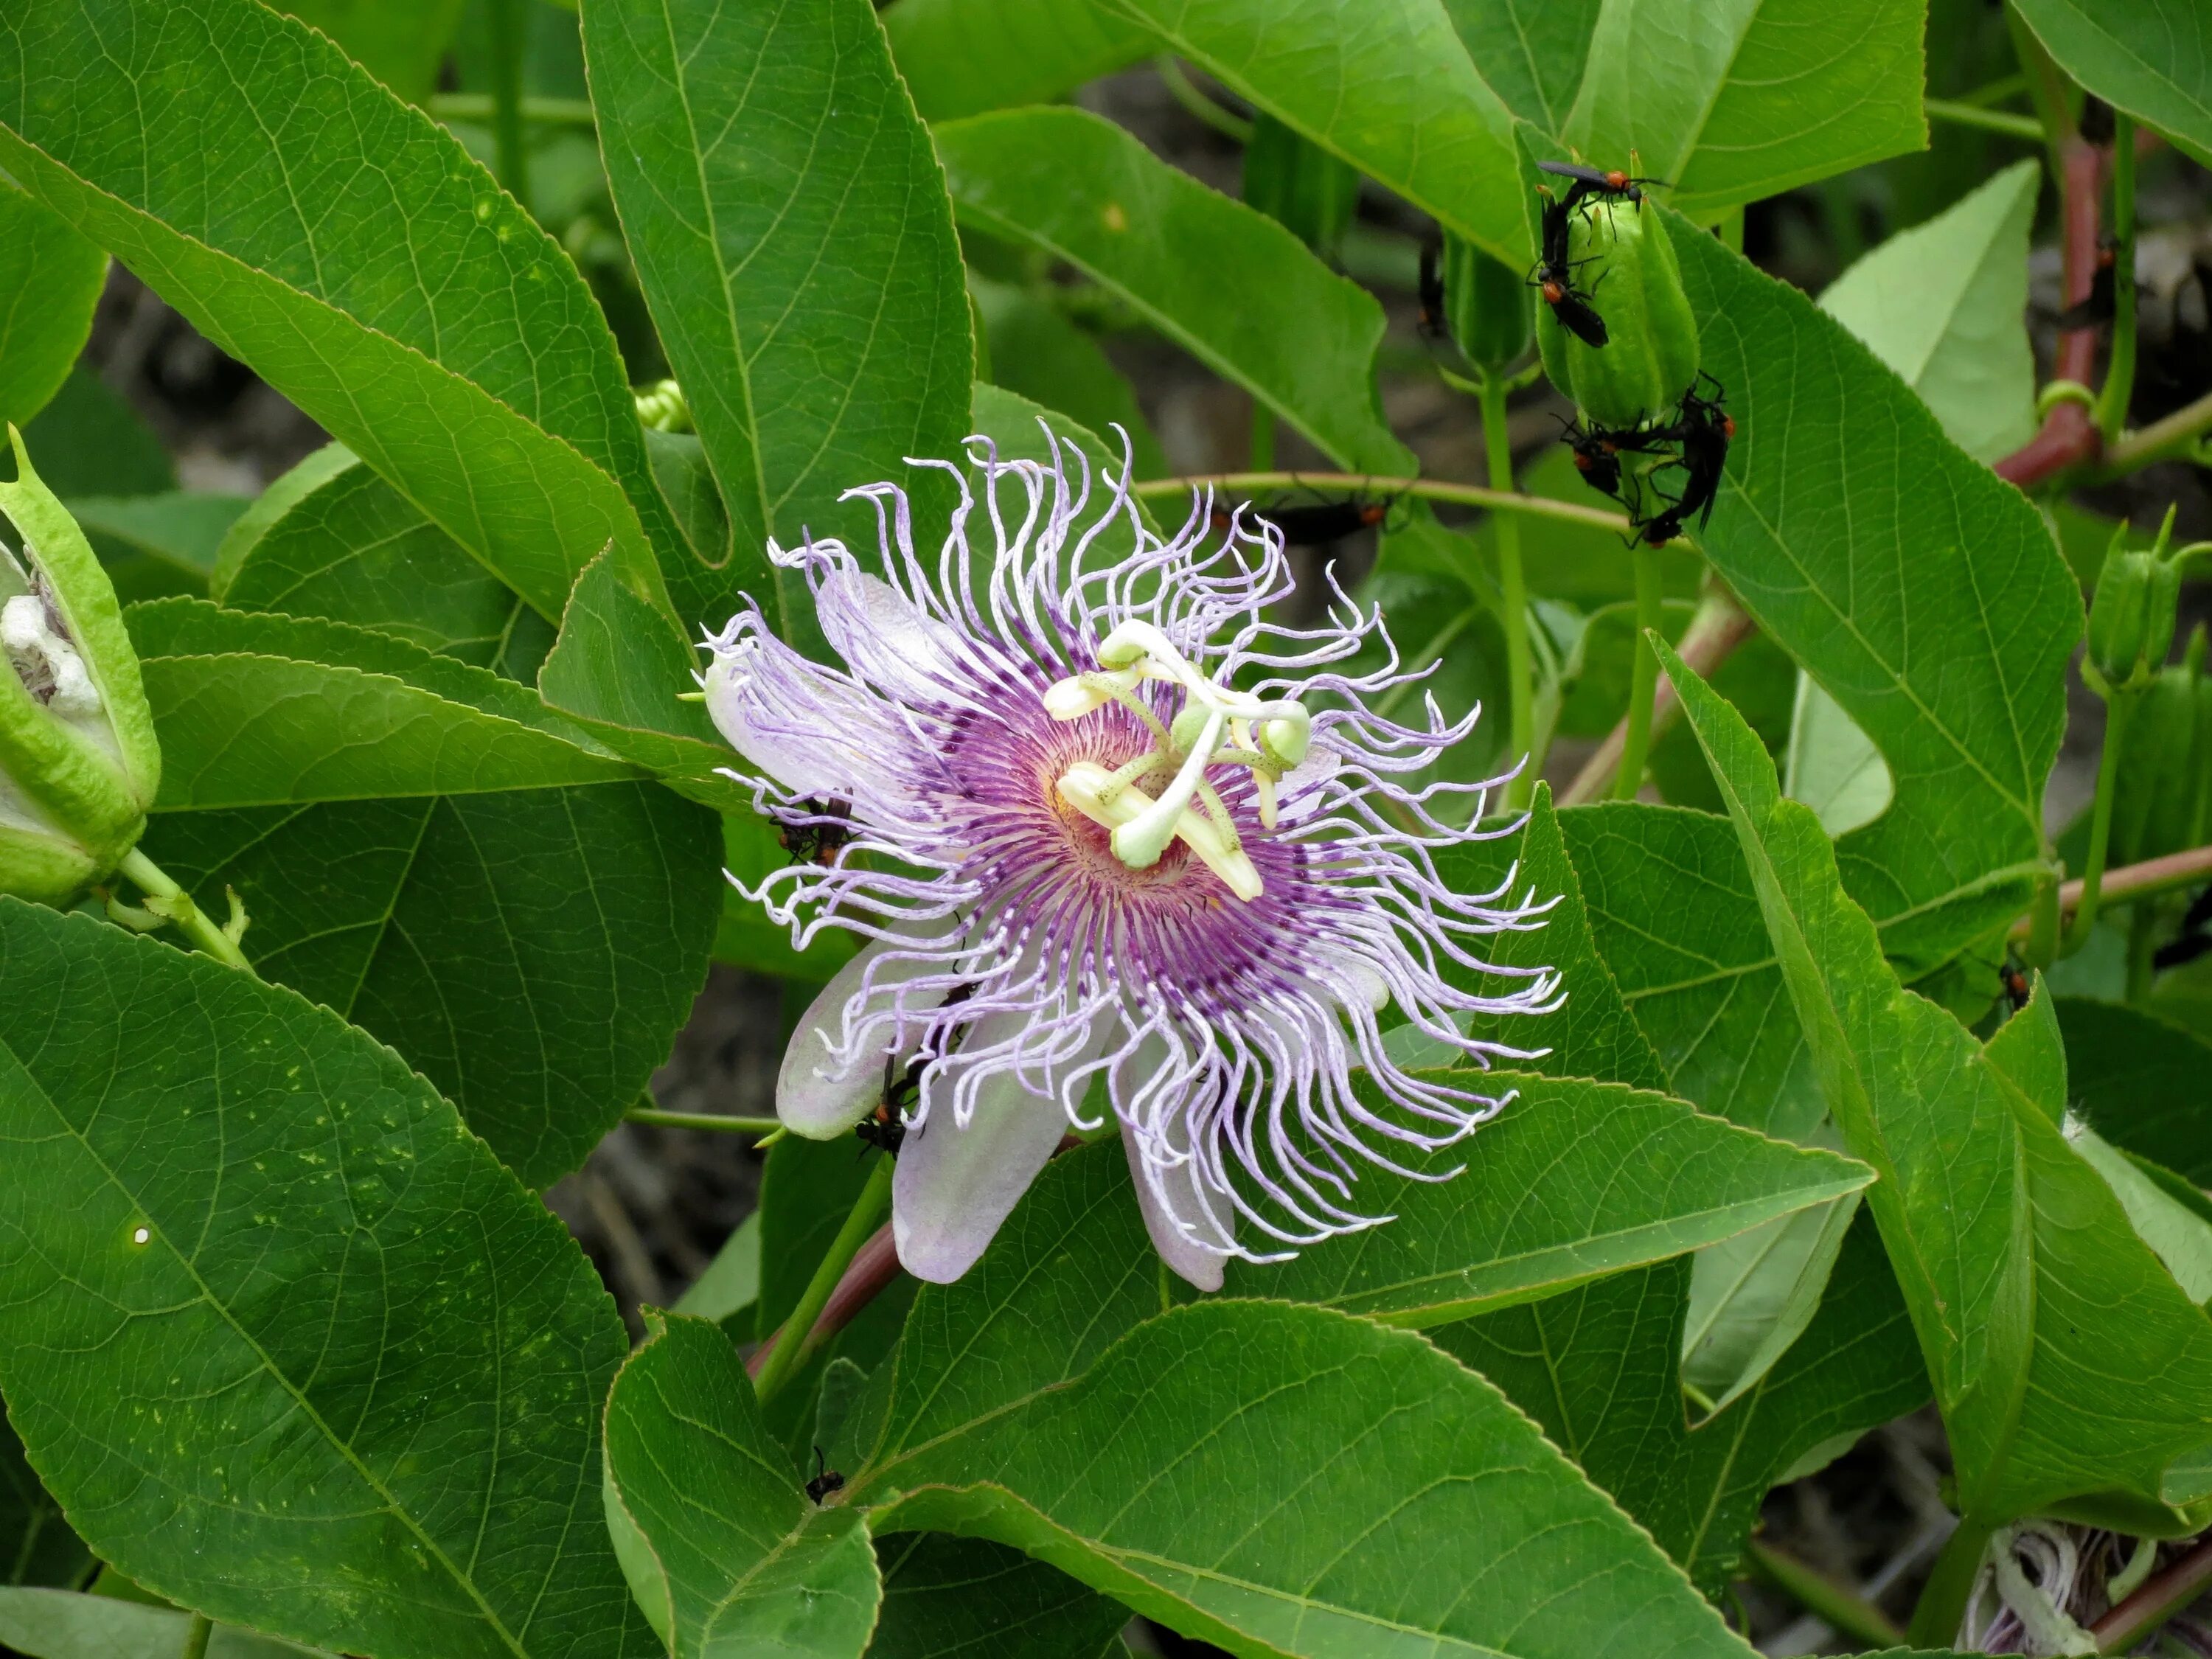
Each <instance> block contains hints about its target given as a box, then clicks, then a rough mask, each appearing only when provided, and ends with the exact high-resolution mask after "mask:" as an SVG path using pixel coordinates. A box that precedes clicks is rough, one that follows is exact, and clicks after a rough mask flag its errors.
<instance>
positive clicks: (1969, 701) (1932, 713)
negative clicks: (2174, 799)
mask: <svg viewBox="0 0 2212 1659" xmlns="http://www.w3.org/2000/svg"><path fill="white" fill-rule="evenodd" d="M1677 240H1678V243H1679V247H1680V255H1681V260H1682V273H1683V278H1684V282H1685V284H1686V287H1687V289H1688V290H1689V294H1690V301H1691V304H1692V307H1693V308H1694V309H1695V310H1696V312H1697V313H1698V318H1699V328H1700V330H1701V332H1702V337H1703V340H1704V362H1705V368H1706V370H1707V371H1709V372H1710V373H1711V374H1713V375H1714V376H1715V377H1716V378H1717V380H1719V381H1720V383H1721V384H1722V386H1723V387H1725V388H1726V392H1727V397H1728V404H1729V411H1730V413H1731V414H1732V415H1733V416H1735V422H1736V436H1735V441H1734V443H1733V444H1731V445H1730V447H1729V458H1728V475H1727V478H1726V480H1725V481H1724V482H1723V485H1722V488H1721V492H1720V499H1719V501H1718V504H1717V507H1716V508H1715V511H1714V514H1713V521H1712V524H1711V527H1710V529H1709V530H1708V531H1707V532H1706V533H1705V538H1704V541H1705V551H1706V555H1707V556H1708V557H1709V558H1710V559H1711V561H1712V563H1713V566H1714V568H1716V569H1717V571H1719V573H1720V574H1722V575H1723V577H1724V578H1726V580H1728V582H1729V586H1730V587H1731V588H1732V589H1733V590H1734V591H1735V593H1736V594H1737V596H1738V597H1739V598H1740V599H1741V600H1742V601H1743V603H1744V605H1745V606H1746V608H1747V609H1748V610H1749V611H1751V613H1752V615H1753V617H1755V618H1756V619H1757V620H1758V622H1759V626H1760V627H1761V628H1762V629H1765V631H1766V632H1767V633H1768V634H1770V635H1772V636H1773V637H1774V638H1775V640H1776V641H1778V642H1779V643H1780V644H1781V645H1782V647H1784V649H1785V650H1787V651H1788V652H1789V653H1790V655H1791V656H1792V657H1793V658H1795V659H1796V661H1797V662H1798V664H1799V665H1800V666H1802V667H1803V668H1805V669H1807V670H1808V671H1810V672H1811V674H1812V675H1813V677H1814V678H1815V679H1817V680H1819V681H1820V684H1822V686H1823V687H1825V688H1826V690H1828V691H1829V692H1830V693H1831V694H1832V696H1834V697H1835V698H1836V700H1837V701H1838V703H1840V704H1841V705H1842V706H1843V708H1844V711H1845V712H1846V713H1848V714H1850V716H1851V718H1852V720H1855V721H1856V722H1857V724H1858V726H1860V727H1861V729H1863V731H1864V732H1866V733H1867V734H1868V735H1869V737H1870V738H1873V739H1874V740H1875V744H1877V745H1878V746H1879V747H1880V748H1881V752H1882V755H1883V757H1884V758H1885V760H1886V761H1887V763H1888V765H1889V769H1890V771H1891V774H1892V775H1893V778H1894V779H1895V784H1896V788H1895V795H1894V798H1893V800H1892V802H1891V804H1890V807H1889V810H1888V811H1887V812H1885V813H1884V814H1883V815H1882V816H1881V817H1880V818H1879V819H1877V820H1876V821H1875V822H1874V823H1870V824H1869V825H1868V826H1867V827H1866V828H1865V829H1860V830H1858V831H1856V832H1855V833H1853V834H1852V835H1850V836H1846V837H1845V838H1844V840H1843V841H1842V842H1840V843H1839V844H1838V848H1837V856H1838V861H1839V862H1840V864H1841V866H1842V867H1843V870H1844V882H1845V884H1846V887H1847V890H1849V891H1850V894H1851V895H1852V896H1853V897H1854V898H1855V899H1857V901H1858V902H1861V903H1863V905H1865V907H1866V908H1867V909H1868V910H1869V912H1870V913H1871V914H1872V915H1873V916H1874V918H1875V921H1876V922H1877V923H1878V924H1879V925H1880V926H1881V929H1882V935H1883V944H1884V945H1885V946H1886V948H1887V950H1888V951H1890V952H1891V954H1892V955H1893V956H1897V957H1900V958H1903V959H1905V960H1906V961H1907V962H1908V963H1913V964H1916V965H1917V966H1919V967H1923V968H1924V967H1932V966H1934V965H1935V964H1936V963H1939V962H1941V961H1942V960H1944V959H1946V958H1948V957H1949V956H1951V955H1953V954H1954V953H1955V952H1956V951H1957V950H1958V949H1959V948H1960V945H1963V944H1964V943H1965V942H1966V941H1967V940H1968V939H1973V938H1976V937H1978V936H1979V935H1981V934H1984V933H1988V932H1990V930H1992V929H1993V928H1995V927H1997V926H1999V925H2000V924H2002V923H2006V922H2009V921H2011V920H2012V919H2013V918H2014V917H2015V916H2016V915H2020V914H2021V912H2022V911H2023V910H2025V909H2026V908H2027V901H2028V897H2029V895H2030V893H2031V891H2032V889H2033V884H2034V882H2035V879H2036V878H2037V876H2038V873H2039V871H2040V869H2041V867H2042V859H2043V844H2044V843H2043V823H2042V811H2043V787H2044V782H2045V778H2046V777H2047V775H2049V772H2050V769H2051V761H2052V759H2053V757H2055V756H2056V755H2057V747H2058V741H2059V737H2060V734H2061V732H2062V730H2063V726H2064V724H2065V669H2066V661H2067V658H2068V656H2069V653H2071V651H2072V649H2073V647H2074V645H2075V641H2077V640H2078V639H2079V638H2080V636H2081V608H2080V606H2081V599H2080V593H2079V591H2078V590H2077V589H2076V588H2075V586H2074V584H2073V580H2072V579H2071V577H2070V576H2069V574H2068V573H2067V570H2066V567H2065V563H2064V562H2063V560H2062V559H2061V558H2060V557H2059V556H2058V553H2057V549H2056V548H2055V547H2054V546H2053V545H2052V544H2051V534H2050V532H2049V530H2048V528H2047V527H2046V526H2045V525H2044V523H2043V521H2042V520H2041V519H2040V518H2039V516H2038V515H2037V513H2036V512H2035V510H2034V508H2033V507H2031V506H2030V505H2029V504H2028V501H2027V498H2026V497H2025V496H2023V495H2021V493H2020V492H2019V491H2018V490H2016V489H2014V488H2013V487H2012V486H2011V485H2009V484H2008V483H2004V482H2003V481H2002V479H1999V478H1997V477H1996V476H1995V475H1993V474H1992V473H1991V472H1990V471H1989V470H1988V469H1987V468H1986V467H1984V466H1982V465H1978V463H1976V462H1975V461H1974V460H1972V459H1971V458H1970V457H1968V456H1967V455H1966V454H1964V453H1962V452H1960V450H1959V449H1958V448H1956V447H1954V446H1953V445H1952V444H1951V443H1950V441H1948V439H1946V438H1945V437H1944V436H1943V435H1942V432H1941V431H1940V429H1939V428H1938V427H1937V424H1936V420H1935V418H1934V417H1933V416H1931V415H1929V412H1928V410H1927V409H1926V407H1925V406H1924V405H1923V404H1922V403H1921V402H1920V401H1919V399H1918V398H1916V397H1914V396H1913V395H1912V394H1911V392H1909V391H1908V390H1907V389H1906V388H1905V386H1903V385H1901V384H1900V383H1899V380H1897V378H1896V376H1895V375H1894V374H1893V373H1891V371H1889V370H1888V369H1887V368H1885V367H1883V366H1882V365H1881V363H1879V362H1877V361H1876V360H1875V357H1874V356H1873V355H1872V354H1871V353H1869V351H1868V350H1867V349H1866V348H1865V347H1864V346H1863V345H1861V344H1860V343H1858V342H1857V340H1855V339H1853V338H1852V337H1850V335H1849V334H1848V333H1847V332H1846V331H1844V329H1843V327H1842V326H1841V325H1839V324H1838V323H1836V322H1835V321H1834V320H1833V319H1831V318H1828V317H1826V316H1824V315H1822V314H1821V313H1819V312H1818V311H1817V310H1815V309H1814V307H1813V305H1812V303H1811V302H1810V301H1808V300H1806V299H1805V298H1804V297H1803V296H1802V295H1799V294H1797V293H1796V291H1795V290H1794V289H1786V288H1785V287H1784V285H1782V284H1781V283H1777V282H1774V281H1773V280H1771V278H1768V277H1765V276H1761V275H1760V274H1759V272H1757V271H1755V270H1753V269H1752V267H1751V266H1750V265H1748V264H1746V263H1745V262H1744V261H1743V260H1742V259H1741V258H1739V257H1737V256H1736V255H1735V254H1733V253H1730V252H1729V251H1728V250H1727V249H1725V248H1723V247H1722V246H1720V245H1719V244H1718V243H1717V241H1715V240H1713V239H1712V238H1711V237H1705V236H1690V235H1684V236H1681V237H1680V238H1678V239H1677ZM1814 410H1818V411H1819V414H1818V416H1817V418H1815V417H1814V414H1813V413H1812V411H1814ZM1876 504H1879V505H1876Z"/></svg>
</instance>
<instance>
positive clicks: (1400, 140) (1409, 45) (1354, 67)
mask: <svg viewBox="0 0 2212 1659" xmlns="http://www.w3.org/2000/svg"><path fill="white" fill-rule="evenodd" d="M1104 3H1106V4H1107V6H1108V7H1109V9H1111V10H1113V11H1115V12H1117V13H1120V14H1121V15H1124V16H1126V17H1127V18H1129V19H1130V20H1131V21H1135V22H1138V23H1141V24H1142V25H1144V26H1145V27H1146V28H1148V29H1150V30H1152V32H1153V33H1155V34H1157V35H1158V36H1159V38H1160V39H1161V40H1164V41H1165V42H1166V43H1167V44H1168V45H1169V46H1171V47H1173V48H1174V50H1175V51H1176V52H1178V53H1179V54H1181V55H1182V57H1185V58H1189V59H1190V60H1191V61H1192V62H1193V63H1194V64H1200V65H1201V66H1202V67H1203V68H1204V69H1205V70H1206V72H1207V73H1208V74H1210V75H1212V76H1215V77H1216V78H1217V79H1218V80H1219V81H1220V82H1222V83H1223V84H1224V85H1225V86H1227V87H1229V88H1231V89H1232V90H1233V91H1235V92H1236V93H1237V95H1238V96H1240V97H1242V98H1244V99H1246V100H1249V101H1250V102H1251V103H1252V104H1254V105H1255V106H1258V107H1259V108H1261V109H1263V110H1265V111H1266V112H1267V113H1268V114H1270V115H1272V116H1273V117H1274V118H1276V119H1277V120H1279V121H1280V122H1282V123H1283V124H1284V125H1286V126H1291V127H1295V128H1297V130H1298V131H1300V132H1302V133H1304V135H1305V136H1306V137H1308V138H1310V139H1311V140H1312V141H1313V142H1314V143H1316V144H1318V145H1320V146H1321V147H1322V149H1325V150H1328V152H1330V153H1331V154H1332V155H1337V156H1340V157H1341V158H1342V159H1343V160H1345V161H1349V162H1351V163H1352V166H1354V167H1358V169H1359V170H1360V171H1361V172H1362V173H1365V174H1366V175H1367V176H1368V177H1369V178H1370V179H1374V180H1375V181H1376V183H1378V184H1382V185H1388V186H1389V188H1390V189H1392V190H1394V191H1397V192H1398V194H1400V195H1401V196H1403V197H1405V198H1406V199H1407V201H1409V202H1412V203H1413V204H1414V205H1415V206H1417V207H1419V208H1422V209H1425V210H1427V211H1428V212H1430V213H1431V214H1434V215H1435V216H1436V217H1437V220H1438V222H1441V223H1442V224H1443V226H1444V228H1446V229H1448V230H1451V231H1455V232H1456V233H1457V234H1460V235H1462V236H1464V237H1466V238H1467V239H1468V240H1469V241H1471V242H1474V243H1475V244H1477V245H1478V246H1480V247H1482V248H1484V249H1485V250H1486V251H1487V252H1491V253H1493V254H1495V255H1497V257H1498V258H1501V259H1503V260H1504V261H1505V263H1506V264H1510V265H1525V264H1528V260H1529V258H1530V257H1531V255H1532V253H1533V252H1534V250H1533V249H1532V247H1531V246H1530V245H1529V240H1528V223H1527V221H1526V217H1525V215H1524V210H1523V206H1522V200H1521V182H1520V173H1519V171H1518V169H1517V167H1516V163H1515V157H1514V150H1513V114H1512V112H1510V110H1508V109H1507V108H1506V107H1505V106H1504V104H1503V103H1502V102H1500V101H1499V100H1498V94H1496V93H1494V92H1492V90H1491V89H1490V88H1488V87H1487V86H1486V85H1485V84H1484V83H1483V79H1482V76H1480V75H1479V74H1477V73H1476V72H1475V66H1474V64H1472V63H1470V62H1469V61H1468V55H1467V51H1466V49H1465V48H1464V47H1463V46H1461V44H1460V40H1459V37H1458V36H1457V35H1455V33H1453V31H1452V22H1451V20H1450V19H1449V17H1447V16H1446V15H1445V11H1444V8H1443V5H1442V4H1440V3H1438V0H1370V3H1368V4H1366V5H1363V6H1362V7H1361V8H1360V9H1359V10H1358V14H1357V16H1356V21H1353V19H1352V17H1350V16H1348V15H1347V14H1346V12H1344V11H1343V10H1342V9H1340V7H1339V6H1338V5H1337V4H1336V3H1334V0H1104ZM1234 286H1235V288H1236V289H1241V288H1242V284H1237V285H1234ZM1245 297H1248V298H1249V297H1251V296H1250V295H1249V292H1248V293H1247V294H1246V295H1245Z"/></svg>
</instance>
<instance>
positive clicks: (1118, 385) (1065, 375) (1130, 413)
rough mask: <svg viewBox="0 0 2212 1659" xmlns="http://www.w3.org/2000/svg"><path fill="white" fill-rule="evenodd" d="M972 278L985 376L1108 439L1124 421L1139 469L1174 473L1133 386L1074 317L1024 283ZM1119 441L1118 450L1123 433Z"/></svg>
mask: <svg viewBox="0 0 2212 1659" xmlns="http://www.w3.org/2000/svg"><path fill="white" fill-rule="evenodd" d="M968 285H969V289H970V290H971V291H972V292H973V293H974V295H975V308H976V310H977V311H978V312H979V313H981V317H982V319H983V331H984V335H985V337H986V338H987V340H988V342H989V344H990V365H991V367H990V373H989V374H987V376H986V377H985V378H986V379H987V380H990V381H991V382H992V383H993V384H994V385H996V386H1002V387H1004V388H1005V389H1006V390H1007V391H1009V392H1017V393H1018V394H1019V395H1020V396H1022V397H1024V398H1029V399H1030V401H1031V402H1032V403H1036V404H1043V405H1045V406H1047V407H1048V408H1052V409H1057V410H1061V411H1063V412H1064V413H1065V414H1066V415H1067V416H1068V417H1069V418H1070V419H1072V420H1074V421H1078V422H1081V423H1082V424H1083V425H1084V426H1085V428H1088V429H1089V430H1091V432H1094V433H1097V434H1098V435H1100V437H1101V438H1102V439H1103V438H1108V437H1109V436H1110V435H1111V434H1112V432H1113V430H1114V428H1115V427H1116V426H1118V427H1120V428H1121V429H1122V430H1123V431H1125V432H1127V434H1128V435H1129V441H1130V445H1131V447H1132V448H1133V450H1134V451H1135V454H1136V468H1137V471H1136V476H1137V477H1139V478H1163V477H1166V476H1167V475H1168V464H1167V457H1166V456H1165V455H1164V454H1163V453H1161V450H1160V441H1159V440H1158V438H1155V437H1154V436H1153V435H1152V426H1151V424H1150V423H1149V422H1146V419H1145V416H1144V411H1143V410H1140V409H1139V408H1138V407H1137V394H1136V392H1135V390H1134V388H1133V387H1132V386H1130V384H1129V382H1128V380H1127V378H1126V377H1124V376H1123V374H1122V373H1121V370H1120V369H1118V368H1115V367H1114V365H1113V364H1112V363H1111V362H1109V361H1108V359H1107V356H1106V354H1105V353H1104V352H1103V350H1101V349H1099V345H1098V342H1097V340H1095V339H1093V338H1092V337H1091V336H1090V335H1088V334H1086V333H1085V332H1084V331H1083V330H1081V329H1079V328H1078V327H1077V326H1076V325H1074V324H1073V323H1072V322H1070V321H1069V320H1068V319H1067V317H1066V313H1063V312H1062V311H1061V310H1060V307H1057V306H1055V305H1054V304H1052V303H1051V302H1050V301H1047V300H1045V299H1043V298H1042V297H1040V296H1039V295H1036V294H1032V293H1030V292H1029V291H1028V290H1027V289H1018V288H1015V287H1013V286H1012V284H1010V283H994V282H992V281H991V280H990V279H989V278H988V277H983V276H970V277H969V279H968ZM1113 447H1114V449H1115V451H1117V452H1118V451H1119V449H1120V447H1121V444H1120V441H1119V440H1115V441H1114V443H1113ZM1115 470H1116V471H1119V466H1118V464H1117V465H1116V468H1115Z"/></svg>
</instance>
